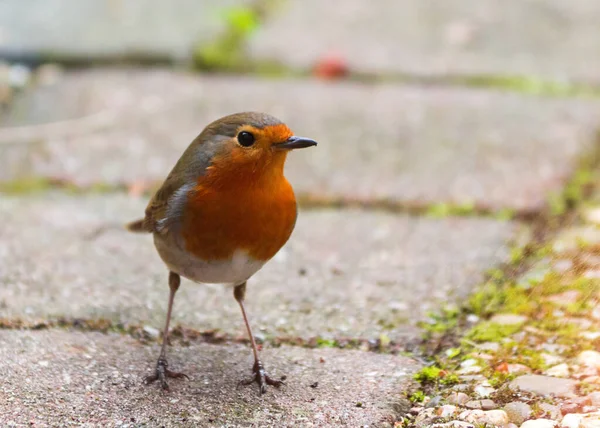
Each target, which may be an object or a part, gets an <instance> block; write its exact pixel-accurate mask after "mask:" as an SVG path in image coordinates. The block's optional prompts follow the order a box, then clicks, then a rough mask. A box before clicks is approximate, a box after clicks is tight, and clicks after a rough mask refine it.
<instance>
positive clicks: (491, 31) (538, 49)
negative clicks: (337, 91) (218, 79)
mask: <svg viewBox="0 0 600 428" xmlns="http://www.w3.org/2000/svg"><path fill="white" fill-rule="evenodd" d="M275 12H276V13H273V14H272V16H271V19H269V20H268V21H267V22H266V23H265V24H264V25H263V26H262V27H261V28H260V29H259V31H258V32H257V33H256V34H255V35H254V37H252V39H251V41H250V54H251V57H252V58H253V59H256V60H275V61H278V62H281V63H283V64H285V65H287V66H290V67H294V68H298V67H299V68H303V69H305V68H311V67H313V65H314V64H315V63H317V62H318V61H319V60H320V59H322V58H324V57H326V56H328V55H332V54H333V55H338V56H341V57H342V58H344V59H345V61H346V63H347V64H348V66H349V67H350V69H351V70H354V71H361V72H369V73H376V74H381V73H414V74H418V75H426V76H427V75H447V74H449V75H456V74H466V75H482V74H487V75H493V76H498V75H526V76H538V77H541V78H545V79H556V80H559V81H564V80H569V79H572V80H581V81H585V82H592V83H600V75H599V74H598V69H600V59H599V58H598V55H597V52H598V51H600V26H598V24H597V23H598V21H600V4H599V3H598V2H597V1H595V0H575V1H570V2H564V1H562V0H547V1H520V0H511V1H499V0H480V1H464V0H430V1H421V0H405V1H396V0H382V1H378V2H376V3H374V2H372V1H369V0H349V1H344V2H343V5H342V4H340V3H338V2H322V1H319V0H308V1H288V2H285V4H283V5H282V6H281V7H280V8H279V9H278V10H276V11H275Z"/></svg>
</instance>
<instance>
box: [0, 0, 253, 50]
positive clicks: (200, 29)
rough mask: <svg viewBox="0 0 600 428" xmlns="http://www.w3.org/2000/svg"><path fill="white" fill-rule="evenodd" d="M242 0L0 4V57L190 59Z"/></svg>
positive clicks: (9, 0) (20, 0) (24, 0)
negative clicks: (144, 57)
mask: <svg viewBox="0 0 600 428" xmlns="http://www.w3.org/2000/svg"><path fill="white" fill-rule="evenodd" d="M248 3H249V2H248V1H244V0H226V1H223V0H219V1H217V0H174V1H170V2H164V1H161V0H128V1H119V0H117V1H106V0H78V1H77V2H75V3H73V2H71V1H69V0H5V1H2V2H1V3H0V34H1V37H0V57H2V56H4V55H7V56H9V57H10V58H36V57H48V56H50V57H51V58H58V59H60V58H62V57H68V58H80V59H83V60H91V61H93V60H94V59H97V58H104V57H120V56H128V55H137V56H139V55H146V56H152V57H160V58H167V59H172V60H186V59H189V58H190V55H191V53H192V52H193V49H194V47H195V46H197V45H201V44H202V43H210V42H212V41H213V39H214V38H215V37H216V36H218V35H219V34H220V32H221V31H223V29H224V27H225V24H226V20H225V13H226V10H227V9H228V8H230V7H235V6H239V5H245V4H248Z"/></svg>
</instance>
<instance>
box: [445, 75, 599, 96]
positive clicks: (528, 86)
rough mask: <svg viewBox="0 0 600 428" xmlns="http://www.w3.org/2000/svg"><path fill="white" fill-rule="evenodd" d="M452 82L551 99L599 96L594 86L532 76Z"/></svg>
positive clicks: (469, 78)
mask: <svg viewBox="0 0 600 428" xmlns="http://www.w3.org/2000/svg"><path fill="white" fill-rule="evenodd" d="M453 80H454V81H456V82H458V83H462V84H465V85H467V86H475V87H484V88H498V89H505V90H510V91H515V92H520V93H525V94H531V95H541V96H553V97H564V96H580V97H599V96H600V88H596V87H594V86H589V85H582V84H577V83H567V82H556V81H547V80H543V79H540V78H537V77H533V76H493V75H479V76H477V75H474V76H465V77H455V78H454V79H453Z"/></svg>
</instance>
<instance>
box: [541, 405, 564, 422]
mask: <svg viewBox="0 0 600 428" xmlns="http://www.w3.org/2000/svg"><path fill="white" fill-rule="evenodd" d="M539 408H540V410H541V411H542V412H544V413H543V414H541V415H538V416H543V417H545V418H548V419H558V418H560V417H561V416H562V414H561V413H560V408H559V407H558V406H555V405H553V404H549V403H540V404H539Z"/></svg>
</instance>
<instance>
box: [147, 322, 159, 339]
mask: <svg viewBox="0 0 600 428" xmlns="http://www.w3.org/2000/svg"><path fill="white" fill-rule="evenodd" d="M143 330H144V334H146V335H147V336H148V337H149V338H150V339H158V336H160V331H159V330H158V329H156V328H154V327H152V326H149V325H145V326H144V328H143Z"/></svg>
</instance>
